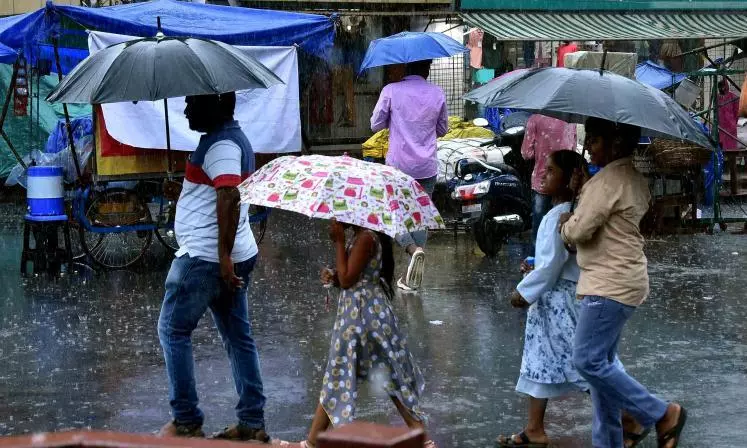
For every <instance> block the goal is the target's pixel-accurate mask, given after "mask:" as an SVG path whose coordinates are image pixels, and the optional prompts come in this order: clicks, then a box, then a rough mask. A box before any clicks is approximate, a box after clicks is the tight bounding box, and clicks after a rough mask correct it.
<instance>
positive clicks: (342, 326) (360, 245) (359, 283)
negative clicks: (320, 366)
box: [239, 156, 443, 447]
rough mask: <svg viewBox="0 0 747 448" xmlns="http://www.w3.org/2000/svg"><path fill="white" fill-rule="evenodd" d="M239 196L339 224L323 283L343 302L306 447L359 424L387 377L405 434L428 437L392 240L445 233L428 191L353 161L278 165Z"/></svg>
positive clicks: (286, 160) (297, 160)
mask: <svg viewBox="0 0 747 448" xmlns="http://www.w3.org/2000/svg"><path fill="white" fill-rule="evenodd" d="M239 191H240V192H241V195H242V201H244V202H250V203H252V204H255V205H261V206H266V207H274V208H281V209H284V210H290V211H294V212H299V213H303V214H305V215H307V216H310V217H318V218H325V219H330V220H332V222H331V225H330V232H329V233H330V239H331V240H332V242H333V244H334V246H335V253H336V261H335V269H324V270H323V271H322V275H321V276H322V282H323V283H324V284H325V285H334V286H336V287H338V288H340V295H339V299H338V306H337V316H336V318H335V325H334V328H333V331H332V339H331V343H330V349H329V360H328V362H327V365H326V369H325V374H324V379H323V381H322V390H321V392H320V394H319V404H318V405H317V409H316V412H315V414H314V420H313V422H312V425H311V430H310V432H309V436H308V438H307V440H305V441H303V442H301V446H302V447H314V446H315V445H316V441H317V436H318V435H319V434H320V433H321V432H323V431H325V430H326V429H327V428H328V427H329V426H330V425H344V424H346V423H350V422H352V421H353V419H354V417H355V402H356V398H357V391H358V384H359V382H360V381H363V380H366V379H368V378H370V376H371V375H373V374H376V373H379V372H380V373H382V374H383V375H384V381H383V386H384V389H385V390H386V391H387V393H388V395H389V396H390V397H391V399H392V401H393V402H394V405H395V406H396V407H397V410H398V411H399V412H400V414H401V415H402V417H403V419H404V420H405V422H406V423H407V425H408V426H410V427H413V428H422V427H423V425H424V421H425V415H424V413H423V411H422V409H421V407H420V394H421V393H422V392H423V389H424V383H423V377H422V374H421V372H420V369H419V368H418V367H417V365H416V364H415V361H414V359H413V357H412V354H411V353H410V351H409V349H408V344H407V338H406V336H405V335H404V334H403V333H402V331H401V330H400V329H399V326H398V324H397V318H396V316H395V315H394V311H393V310H392V306H391V300H392V279H393V275H394V256H393V253H392V237H393V236H395V235H398V234H401V233H403V232H412V231H414V230H418V229H426V228H442V227H443V220H442V219H441V217H440V215H439V214H438V211H437V210H436V208H435V207H434V206H433V203H432V202H431V200H430V198H429V197H428V194H427V192H426V191H425V190H424V189H423V188H422V187H421V186H420V184H419V183H418V182H417V181H415V180H414V179H412V178H411V177H409V176H407V175H406V174H403V173H402V172H400V171H397V170H396V169H394V168H391V167H387V166H383V165H378V164H374V163H368V162H362V161H359V160H355V159H352V158H349V157H346V156H343V157H325V156H306V157H283V158H280V159H276V160H274V161H273V162H270V163H269V164H268V165H266V166H265V167H263V168H262V169H260V170H259V171H257V172H256V173H255V174H254V175H252V176H251V177H250V178H249V179H247V180H246V181H245V182H244V183H243V184H242V185H240V186H239ZM346 229H347V230H351V231H352V237H351V238H350V239H348V238H347V237H346V234H345V231H346ZM426 446H429V447H434V446H435V444H434V443H433V442H428V443H427V444H426Z"/></svg>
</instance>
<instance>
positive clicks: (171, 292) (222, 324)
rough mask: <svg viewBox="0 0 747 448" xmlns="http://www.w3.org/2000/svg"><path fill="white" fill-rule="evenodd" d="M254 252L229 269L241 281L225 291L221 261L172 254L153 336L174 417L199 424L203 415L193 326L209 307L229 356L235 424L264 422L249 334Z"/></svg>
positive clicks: (251, 425) (250, 425)
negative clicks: (235, 396) (197, 386)
mask: <svg viewBox="0 0 747 448" xmlns="http://www.w3.org/2000/svg"><path fill="white" fill-rule="evenodd" d="M255 262H256V257H254V258H252V259H250V260H247V261H244V262H242V263H236V264H235V265H234V271H235V273H236V276H237V277H240V278H241V279H242V280H244V285H245V286H244V287H243V288H241V289H238V290H236V291H235V292H234V291H229V290H228V288H227V287H226V286H225V284H224V282H223V280H222V278H221V276H220V265H219V264H218V263H211V262H208V261H204V260H200V259H199V258H191V257H190V256H189V255H184V256H182V257H179V258H176V259H174V261H173V262H172V263H171V269H170V270H169V274H168V276H167V277H166V295H165V297H164V299H163V306H162V307H161V316H160V317H159V319H158V336H159V338H160V340H161V347H163V354H164V358H165V359H166V371H167V373H168V376H169V400H170V401H169V403H170V404H171V409H172V413H173V416H174V420H176V421H177V422H178V423H183V424H202V422H203V420H204V415H203V413H202V411H201V410H200V409H199V408H198V407H197V390H196V389H195V376H194V359H193V357H192V339H191V336H192V331H194V329H195V328H196V327H197V323H198V322H199V321H200V318H202V316H203V315H204V314H205V312H206V311H207V309H208V308H210V311H211V312H212V314H213V320H214V321H215V326H216V327H218V332H219V333H220V336H221V339H222V340H223V345H224V346H225V348H226V352H228V359H229V361H230V362H231V369H232V371H233V379H234V382H235V384H236V392H237V393H238V394H239V403H238V404H237V405H236V414H237V416H238V419H239V424H241V425H244V426H246V427H248V428H254V429H259V428H264V406H265V396H264V395H263V392H262V377H261V374H260V368H259V355H258V354H257V347H256V345H255V344H254V339H252V327H251V324H250V321H249V303H248V300H247V287H248V285H250V284H251V283H250V280H251V279H250V276H251V272H252V270H253V269H254V264H255Z"/></svg>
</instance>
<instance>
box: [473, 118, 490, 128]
mask: <svg viewBox="0 0 747 448" xmlns="http://www.w3.org/2000/svg"><path fill="white" fill-rule="evenodd" d="M472 124H474V125H475V126H479V127H481V128H484V127H485V126H488V125H490V123H489V122H488V120H486V119H484V118H475V119H474V120H472Z"/></svg>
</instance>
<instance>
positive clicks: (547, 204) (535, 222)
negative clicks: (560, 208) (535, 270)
mask: <svg viewBox="0 0 747 448" xmlns="http://www.w3.org/2000/svg"><path fill="white" fill-rule="evenodd" d="M551 209H552V197H551V196H548V195H546V194H542V193H537V192H536V191H532V248H534V245H535V244H536V243H537V233H538V232H539V228H540V223H541V222H542V218H544V217H545V215H546V214H547V212H549V211H550V210H551ZM532 252H534V251H532ZM532 255H534V253H532Z"/></svg>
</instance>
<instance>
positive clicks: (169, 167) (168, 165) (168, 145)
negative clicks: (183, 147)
mask: <svg viewBox="0 0 747 448" xmlns="http://www.w3.org/2000/svg"><path fill="white" fill-rule="evenodd" d="M163 111H164V114H165V115H166V174H167V175H168V177H169V180H171V178H172V177H174V176H173V174H174V171H173V169H172V163H171V133H170V132H169V100H168V99H167V98H164V99H163Z"/></svg>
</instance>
